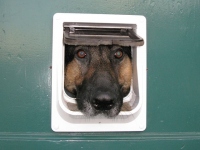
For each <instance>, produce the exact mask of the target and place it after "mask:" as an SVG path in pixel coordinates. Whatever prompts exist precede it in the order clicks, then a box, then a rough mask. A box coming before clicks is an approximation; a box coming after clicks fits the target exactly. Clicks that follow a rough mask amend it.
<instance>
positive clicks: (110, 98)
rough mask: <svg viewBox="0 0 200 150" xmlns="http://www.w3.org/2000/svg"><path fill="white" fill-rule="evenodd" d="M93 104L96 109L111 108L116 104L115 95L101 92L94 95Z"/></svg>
mask: <svg viewBox="0 0 200 150" xmlns="http://www.w3.org/2000/svg"><path fill="white" fill-rule="evenodd" d="M92 105H93V107H94V108H95V109H96V110H110V109H112V108H113V106H114V95H113V94H111V93H99V94H98V95H96V96H94V97H93V99H92Z"/></svg>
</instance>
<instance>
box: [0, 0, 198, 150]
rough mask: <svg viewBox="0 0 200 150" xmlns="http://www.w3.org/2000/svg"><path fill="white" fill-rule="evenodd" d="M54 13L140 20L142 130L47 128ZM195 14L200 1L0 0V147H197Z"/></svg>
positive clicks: (196, 41) (196, 15) (49, 111)
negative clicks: (144, 88)
mask: <svg viewBox="0 0 200 150" xmlns="http://www.w3.org/2000/svg"><path fill="white" fill-rule="evenodd" d="M58 12H61V13H102V14H130V15H144V16H146V18H147V32H148V33H147V38H148V46H147V47H148V57H147V58H148V96H147V100H148V105H147V108H148V110H147V129H146V131H144V132H137V133H133V132H129V133H98V134H96V133H85V134H84V133H73V134H71V133H64V134H59V133H53V132H52V131H51V128H50V113H51V110H50V106H51V69H50V66H51V62H52V59H51V57H52V52H51V51H52V21H53V15H54V14H55V13H58ZM199 15H200V1H199V0H193V1H186V0H170V1H169V0H168V1H167V0H166V1H164V0H157V1H153V0H123V1H121V0H109V1H107V0H102V1H97V0H84V1H83V0H73V1H72V0H71V1H70V0H56V1H55V0H48V1H47V0H42V1H41V0H34V1H31V0H29V1H27V0H0V149H31V148H32V149H38V148H40V149H62V148H63V149H64V148H65V149H66V148H67V149H74V150H75V149H81V148H82V149H94V148H95V149H111V148H112V149H134V148H135V149H144V150H146V149H153V150H156V149H189V150H193V149H200V115H199V114H200V75H199V74H200V17H199Z"/></svg>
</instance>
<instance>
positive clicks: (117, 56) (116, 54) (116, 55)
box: [115, 50, 123, 59]
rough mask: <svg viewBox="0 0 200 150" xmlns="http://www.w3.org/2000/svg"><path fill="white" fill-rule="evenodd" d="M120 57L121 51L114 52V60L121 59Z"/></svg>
mask: <svg viewBox="0 0 200 150" xmlns="http://www.w3.org/2000/svg"><path fill="white" fill-rule="evenodd" d="M122 56H123V52H122V51H121V50H117V51H116V52H115V58H118V59H119V58H122Z"/></svg>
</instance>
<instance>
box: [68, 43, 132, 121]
mask: <svg viewBox="0 0 200 150" xmlns="http://www.w3.org/2000/svg"><path fill="white" fill-rule="evenodd" d="M131 59H132V58H131V47H120V46H115V45H114V46H103V45H100V46H69V45H66V46H65V79H64V88H65V90H66V91H67V93H71V94H73V95H74V97H75V98H76V102H77V106H78V109H79V110H80V111H81V112H83V113H84V114H85V115H86V116H96V115H98V114H103V115H104V116H106V117H108V118H111V117H115V116H117V115H118V114H119V112H120V110H121V107H122V104H123V97H125V96H126V95H127V94H128V93H129V91H130V86H131V79H132V62H131Z"/></svg>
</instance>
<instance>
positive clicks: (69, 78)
mask: <svg viewBox="0 0 200 150" xmlns="http://www.w3.org/2000/svg"><path fill="white" fill-rule="evenodd" d="M82 81H83V76H82V74H81V69H80V66H79V64H78V63H77V62H76V60H73V61H72V62H71V63H69V64H68V65H67V67H66V68H65V88H66V89H68V90H69V91H70V92H72V93H73V90H74V89H76V85H80V84H81V83H82Z"/></svg>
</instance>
